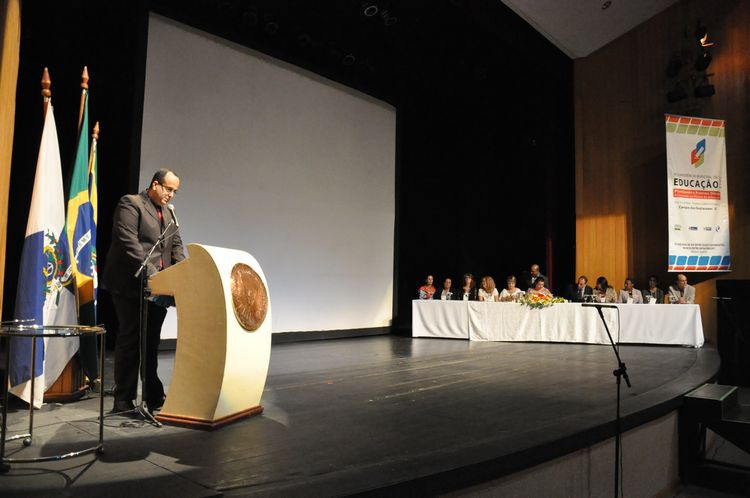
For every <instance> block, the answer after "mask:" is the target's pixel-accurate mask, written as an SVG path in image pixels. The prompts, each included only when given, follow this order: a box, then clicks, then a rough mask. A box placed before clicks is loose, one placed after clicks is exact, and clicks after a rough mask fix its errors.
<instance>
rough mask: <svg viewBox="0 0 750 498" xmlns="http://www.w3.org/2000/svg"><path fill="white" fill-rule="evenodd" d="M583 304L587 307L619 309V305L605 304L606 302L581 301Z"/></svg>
mask: <svg viewBox="0 0 750 498" xmlns="http://www.w3.org/2000/svg"><path fill="white" fill-rule="evenodd" d="M581 306H583V307H586V308H615V309H617V306H616V305H614V304H604V303H581Z"/></svg>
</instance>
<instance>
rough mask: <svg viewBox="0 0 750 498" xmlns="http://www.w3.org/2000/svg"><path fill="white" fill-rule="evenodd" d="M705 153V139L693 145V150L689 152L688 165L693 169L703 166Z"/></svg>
mask: <svg viewBox="0 0 750 498" xmlns="http://www.w3.org/2000/svg"><path fill="white" fill-rule="evenodd" d="M705 153H706V139H705V138H704V139H703V140H700V141H699V142H698V143H697V144H695V149H693V150H692V152H690V164H692V165H693V166H694V167H696V168H697V167H698V166H700V165H701V164H703V159H704V157H703V155H704V154H705Z"/></svg>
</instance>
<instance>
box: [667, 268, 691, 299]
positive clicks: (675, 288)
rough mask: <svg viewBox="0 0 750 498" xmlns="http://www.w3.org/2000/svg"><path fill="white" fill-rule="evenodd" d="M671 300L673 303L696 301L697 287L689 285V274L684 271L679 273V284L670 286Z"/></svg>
mask: <svg viewBox="0 0 750 498" xmlns="http://www.w3.org/2000/svg"><path fill="white" fill-rule="evenodd" d="M669 302H670V303H672V304H693V303H695V287H693V286H692V285H688V281H687V276H686V275H685V274H684V273H680V274H678V275H677V284H676V285H670V286H669Z"/></svg>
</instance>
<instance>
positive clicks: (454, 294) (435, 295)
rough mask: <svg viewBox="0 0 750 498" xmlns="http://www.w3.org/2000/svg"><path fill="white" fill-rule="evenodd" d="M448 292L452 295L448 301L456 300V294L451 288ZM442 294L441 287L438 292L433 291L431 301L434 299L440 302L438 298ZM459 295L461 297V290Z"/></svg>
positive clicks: (440, 299)
mask: <svg viewBox="0 0 750 498" xmlns="http://www.w3.org/2000/svg"><path fill="white" fill-rule="evenodd" d="M450 292H452V293H453V294H452V295H451V298H450V300H451V301H455V300H456V299H457V297H456V296H458V293H457V292H456V289H454V288H451V290H450ZM442 294H443V288H442V287H441V288H439V289H438V290H436V291H435V294H433V295H432V299H435V300H437V301H442V298H441V297H440V296H441V295H442ZM461 294H462V295H463V290H461Z"/></svg>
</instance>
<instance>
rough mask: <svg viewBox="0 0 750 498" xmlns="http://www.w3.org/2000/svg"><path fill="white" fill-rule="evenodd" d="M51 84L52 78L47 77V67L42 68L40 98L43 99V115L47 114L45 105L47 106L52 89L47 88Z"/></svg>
mask: <svg viewBox="0 0 750 498" xmlns="http://www.w3.org/2000/svg"><path fill="white" fill-rule="evenodd" d="M51 85H52V80H50V79H49V71H48V70H47V68H46V67H45V68H44V71H43V72H42V100H43V101H44V116H45V117H46V116H47V107H48V106H49V101H50V99H51V98H52V91H51V90H50V89H49V87H50V86H51Z"/></svg>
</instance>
